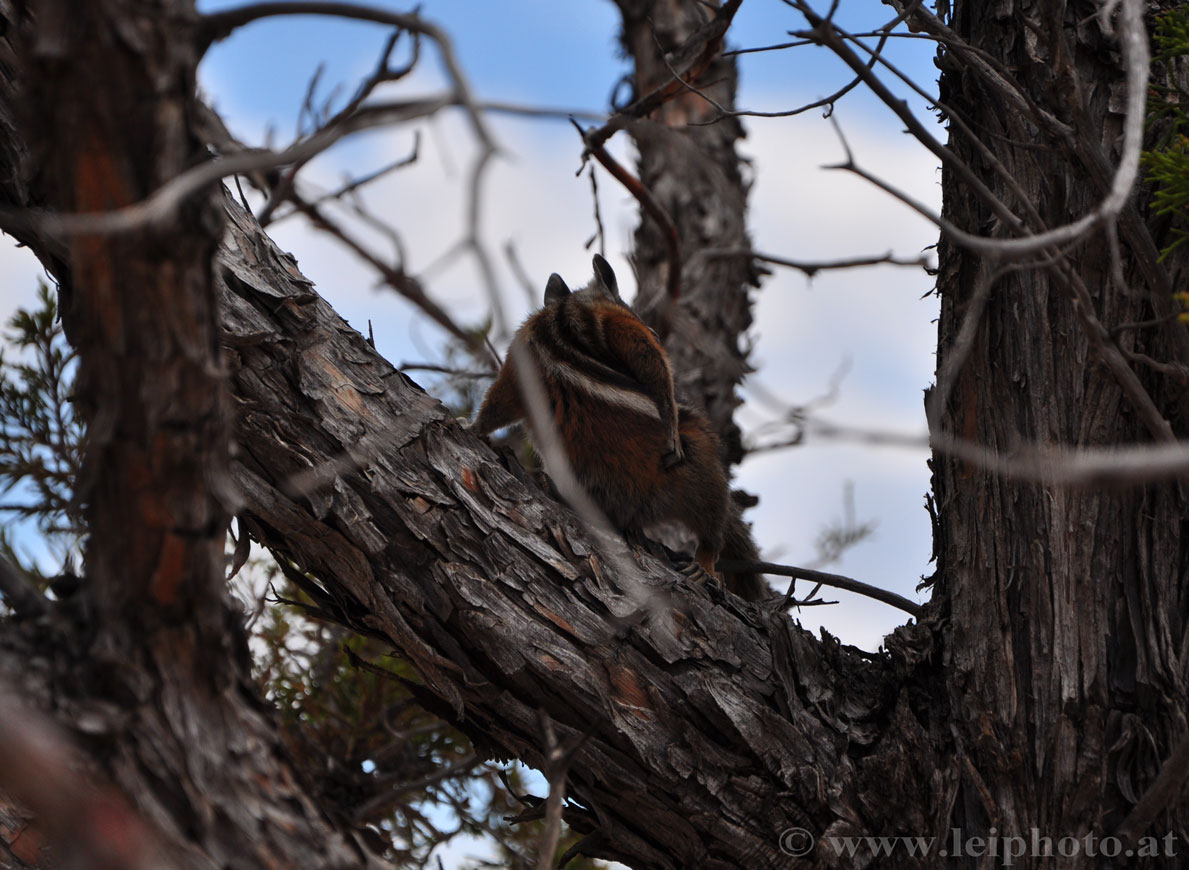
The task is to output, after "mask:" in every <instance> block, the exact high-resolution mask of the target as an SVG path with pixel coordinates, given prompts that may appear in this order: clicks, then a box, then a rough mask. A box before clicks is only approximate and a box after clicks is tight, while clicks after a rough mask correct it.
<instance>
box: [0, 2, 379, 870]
mask: <svg viewBox="0 0 1189 870" xmlns="http://www.w3.org/2000/svg"><path fill="white" fill-rule="evenodd" d="M0 15H3V18H4V24H5V25H6V26H5V27H4V28H3V35H4V45H3V49H2V50H3V55H4V65H3V70H2V74H3V80H2V85H0V86H2V89H3V90H2V93H3V104H2V106H0V112H2V116H3V122H4V123H3V125H0V126H2V127H3V129H4V132H5V134H6V135H5V140H6V141H5V146H4V153H5V155H6V156H8V157H9V159H10V161H11V162H9V163H7V164H6V166H5V171H4V179H5V181H6V182H7V183H6V185H5V190H4V198H5V199H6V200H7V201H8V202H11V203H16V204H19V205H23V206H29V205H35V206H41V207H46V208H49V209H52V210H59V211H65V212H76V211H77V212H90V211H103V210H106V209H111V208H118V207H120V206H123V205H127V204H129V203H132V202H135V201H137V200H140V199H142V198H144V197H145V196H147V195H148V194H149V193H150V192H152V191H153V190H155V189H156V188H157V187H159V186H160V185H161V184H162V183H164V182H165V181H166V180H168V179H170V178H172V177H174V176H176V175H177V174H179V173H180V172H182V171H183V170H184V169H185V168H187V167H188V166H190V165H192V164H193V163H195V162H197V161H198V160H201V159H204V158H205V156H206V155H205V149H204V148H203V146H202V143H201V142H199V141H198V139H197V138H196V137H195V136H194V135H193V134H192V130H193V127H194V123H195V111H196V108H197V98H196V92H195V78H194V70H195V66H196V64H197V60H198V57H197V54H196V51H195V50H194V48H193V47H194V46H195V45H196V44H197V40H196V39H195V38H194V33H195V31H194V25H195V23H196V21H197V19H196V16H195V15H194V11H193V6H192V4H190V3H185V2H177V0H159V2H153V3H145V2H139V0H137V2H133V0H96V2H93V3H86V4H82V5H79V4H75V3H71V2H66V0H44V2H39V3H30V4H22V5H15V4H14V5H9V4H8V3H4V4H0ZM222 221H223V212H222V204H221V200H220V199H219V198H218V197H217V196H216V195H214V194H213V192H212V193H208V194H207V195H205V196H199V197H195V198H193V199H191V200H190V201H189V202H187V203H186V204H185V206H184V207H183V208H182V209H181V210H180V212H179V214H178V215H177V216H176V218H175V220H173V221H171V222H170V223H169V224H168V225H158V226H154V227H153V228H152V229H151V230H148V231H146V232H143V233H134V234H123V235H119V236H114V237H110V238H103V237H93V236H92V237H82V236H78V237H74V238H72V239H68V240H66V241H61V240H59V241H56V242H55V241H47V240H45V239H42V238H38V237H35V236H34V237H32V238H30V239H29V241H30V243H31V244H33V245H35V247H36V249H37V250H38V251H39V253H41V254H42V256H43V257H44V258H45V260H46V262H47V265H48V266H49V267H50V268H52V269H53V270H54V273H55V275H56V276H57V277H58V278H59V280H60V282H61V283H60V290H61V299H62V305H61V310H62V316H63V323H64V325H65V327H66V330H67V334H68V335H69V337H70V340H71V342H72V344H73V345H74V347H75V348H76V349H77V350H78V353H79V377H78V381H77V395H76V407H77V408H78V412H79V413H80V414H81V415H82V417H83V418H84V419H85V420H86V421H87V424H88V442H87V446H86V458H85V462H84V468H83V476H82V479H81V480H79V481H78V483H77V487H76V492H77V496H78V497H79V499H80V501H81V502H82V504H83V509H84V515H85V518H86V521H87V525H88V529H89V532H90V538H89V543H88V546H87V548H86V557H85V566H84V568H85V575H86V580H85V583H84V585H83V589H82V591H80V592H79V593H77V595H76V596H75V600H72V601H71V602H70V604H69V606H68V607H65V608H57V609H55V611H54V612H53V613H52V614H47V615H45V616H43V617H42V618H41V619H39V620H38V621H37V622H36V623H34V624H26V625H24V626H23V628H24V631H23V632H18V631H15V630H14V631H12V632H11V633H6V635H5V636H3V637H0V677H3V678H4V679H3V680H2V681H3V682H6V683H9V684H13V685H17V686H19V687H20V688H21V690H22V692H23V693H24V694H25V695H26V696H28V697H30V698H35V699H39V700H40V701H41V702H42V703H43V704H45V703H47V702H48V701H49V700H50V699H51V698H52V699H53V704H54V708H55V711H56V713H57V715H58V716H59V717H60V718H61V720H62V721H64V722H66V723H69V724H70V725H71V726H73V728H74V729H75V730H76V733H79V734H85V735H86V737H85V739H86V742H87V746H88V749H90V750H91V751H92V752H93V753H94V756H95V757H96V758H97V759H100V760H101V763H100V765H99V770H100V772H101V774H102V775H103V776H106V777H108V778H110V779H111V780H112V781H113V782H115V783H116V784H117V785H118V786H119V787H120V788H121V789H123V790H124V792H125V793H126V794H128V795H130V796H132V797H133V798H134V799H135V802H136V806H137V809H138V810H139V811H140V813H141V814H142V815H143V816H144V818H145V819H146V820H147V821H148V822H149V825H150V828H151V829H155V831H156V834H155V839H156V841H157V844H158V847H159V848H160V850H161V852H160V853H159V854H158V855H157V856H156V857H155V858H153V859H149V858H147V857H146V856H145V855H144V854H142V855H140V856H139V858H138V860H140V861H143V862H145V863H144V864H143V865H142V864H137V865H136V866H147V865H154V866H165V865H169V866H185V867H214V866H219V867H226V866H245V865H251V866H266V865H268V864H270V863H272V862H279V863H281V864H284V865H287V866H299V865H300V866H304V867H323V866H343V865H345V864H350V865H353V866H355V865H360V864H364V865H366V864H367V862H368V859H367V857H366V856H365V855H363V854H362V853H361V851H360V850H359V849H358V848H356V847H354V846H353V845H352V843H351V841H350V840H348V839H345V838H344V837H342V836H341V835H339V834H338V833H336V832H335V831H334V830H333V829H332V828H331V826H330V825H329V824H328V823H327V821H326V820H325V819H324V818H323V817H321V816H320V815H319V812H318V810H317V809H316V808H315V807H314V806H313V805H312V804H311V802H310V801H309V800H308V799H306V798H305V797H304V795H303V793H302V790H301V788H300V787H298V786H297V785H296V783H295V778H294V774H293V772H292V771H291V770H290V769H289V767H288V765H287V763H286V761H285V759H284V758H283V750H282V747H281V745H280V741H279V739H278V738H277V735H276V733H275V729H274V727H273V724H272V722H271V720H270V719H269V718H268V717H267V715H265V714H264V711H263V710H262V709H261V707H260V705H259V704H258V702H255V701H254V700H253V694H252V690H251V689H250V688H249V679H250V675H249V667H248V662H247V654H246V649H245V648H244V646H243V645H244V635H243V631H242V628H241V627H240V626H239V624H238V621H237V620H236V619H235V617H234V616H233V615H232V612H231V610H230V608H229V605H228V598H227V591H226V584H225V582H224V562H223V547H224V540H225V535H226V529H227V524H228V520H229V516H230V514H229V507H230V505H231V504H233V498H234V489H233V485H232V480H231V475H230V468H229V465H230V445H231V435H232V423H233V418H232V416H231V413H230V399H229V395H228V391H227V385H226V376H225V372H224V370H223V367H222V364H221V354H222V351H221V348H220V345H219V338H220V334H219V329H218V316H217V309H216V296H215V287H214V283H213V280H212V273H211V261H212V257H213V255H214V251H215V249H216V247H217V245H218V243H219V239H220V237H221V235H222ZM64 800H65V797H64ZM144 848H145V849H146V850H150V851H151V848H152V847H150V846H149V845H147V844H146V845H145V847H144ZM133 852H135V850H133ZM162 856H168V857H167V858H163V857H162ZM60 857H61V855H60ZM113 866H115V864H114V863H113Z"/></svg>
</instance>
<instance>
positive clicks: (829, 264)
mask: <svg viewBox="0 0 1189 870" xmlns="http://www.w3.org/2000/svg"><path fill="white" fill-rule="evenodd" d="M694 256H695V257H705V258H706V259H708V260H714V259H726V258H728V257H747V258H748V259H751V260H759V261H761V262H763V263H772V264H773V265H775V266H786V267H788V268H790V269H797V270H799V271H801V272H804V273H805V274H806V275H807V276H808V277H810V278H812V277H813V276H814V275H816V274H817V273H818V272H824V271H829V270H831V269H855V268H859V267H861V266H880V265H890V266H912V267H916V268H919V269H930V268H932V262H931V261H930V259H929V258H928V257H927V256H925V255H921V256H919V257H916V258H912V259H905V258H900V257H896V256H894V255H893V254H892V252H891V251H889V252H888V253H886V254H884V255H883V256H882V257H877V256H871V257H852V258H848V259H844V260H818V261H803V260H790V259H788V258H786V257H778V256H776V255H774V254H762V253H760V252H759V251H752V250H749V249H748V248H705V249H703V250H701V251H698V252H697V253H696V254H695V255H694Z"/></svg>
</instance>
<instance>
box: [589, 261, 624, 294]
mask: <svg viewBox="0 0 1189 870" xmlns="http://www.w3.org/2000/svg"><path fill="white" fill-rule="evenodd" d="M594 273H595V278H596V279H597V280H598V282H599V283H600V284H602V285H603V288H604V289H605V290H606V291H607V295H608V296H610V297H611V298H612V299H615V300H618V299H619V282H618V281H616V280H615V270H614V269H612V268H611V264H610V263H608V262H607V261H606V260H604V259H603V258H602V256H601V255H599V254H595V255H594Z"/></svg>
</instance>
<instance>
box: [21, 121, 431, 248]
mask: <svg viewBox="0 0 1189 870" xmlns="http://www.w3.org/2000/svg"><path fill="white" fill-rule="evenodd" d="M442 105H443V104H442V103H440V102H437V101H433V100H430V101H414V102H409V103H403V104H397V103H391V104H387V105H386V106H383V107H376V109H372V110H369V111H365V112H360V113H358V114H356V115H355V116H354V117H353V118H351V119H349V120H348V121H347V122H345V123H343V124H341V125H339V126H336V127H333V128H328V129H323V130H320V131H319V132H318V133H315V134H314V135H313V136H311V137H310V138H308V139H306V140H304V141H302V142H298V143H296V144H294V145H292V146H290V147H289V148H286V149H285V150H284V151H279V152H274V151H265V150H246V151H242V152H239V153H236V154H231V155H228V156H226V157H216V158H215V159H213V160H210V161H208V162H206V163H200V164H198V165H197V166H195V167H193V168H191V169H189V170H187V171H185V172H183V173H181V174H180V175H177V176H175V177H174V178H172V179H170V180H169V181H167V182H166V183H165V184H163V185H161V186H160V187H159V188H157V190H156V191H154V192H153V193H152V194H150V195H149V196H147V197H145V198H144V199H142V200H140V201H139V202H135V203H132V204H131V205H127V206H124V207H122V208H118V209H113V210H111V211H105V212H90V213H83V214H63V213H54V212H45V211H37V210H33V209H13V208H3V209H0V228H3V229H6V230H13V231H21V230H23V231H26V232H38V233H42V234H46V235H51V236H54V235H58V236H72V235H75V236H77V235H94V236H113V235H119V234H121V233H128V232H133V231H136V230H140V229H143V228H145V227H148V226H152V225H154V224H157V223H162V222H166V221H169V220H171V219H172V218H173V217H174V216H175V215H176V214H177V211H178V209H179V208H180V207H181V205H182V204H183V203H184V202H185V201H186V200H187V199H189V198H190V197H191V196H193V195H194V194H196V193H198V192H199V191H201V190H203V189H204V188H206V187H208V186H209V185H212V184H214V183H215V182H217V181H219V180H220V179H223V178H226V177H227V176H229V175H236V174H238V173H250V172H256V171H259V170H263V169H272V168H274V167H277V166H285V165H288V164H290V163H293V162H295V161H299V160H308V159H310V158H312V157H314V156H316V155H317V154H320V153H321V152H323V151H325V150H326V149H327V148H329V147H331V146H332V145H334V144H335V143H336V142H338V141H339V140H340V139H342V138H343V137H344V136H347V135H349V134H351V133H355V132H359V131H361V130H369V129H372V128H375V127H379V126H384V125H388V124H395V123H400V122H403V121H409V120H413V119H415V118H420V117H424V116H425V115H427V114H432V113H433V112H435V111H437V110H438V109H440V108H441V107H442Z"/></svg>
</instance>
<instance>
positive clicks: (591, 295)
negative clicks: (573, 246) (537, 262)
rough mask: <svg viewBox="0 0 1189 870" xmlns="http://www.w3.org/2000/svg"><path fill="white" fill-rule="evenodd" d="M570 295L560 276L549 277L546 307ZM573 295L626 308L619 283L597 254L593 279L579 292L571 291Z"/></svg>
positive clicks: (608, 264)
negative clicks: (620, 293) (620, 294)
mask: <svg viewBox="0 0 1189 870" xmlns="http://www.w3.org/2000/svg"><path fill="white" fill-rule="evenodd" d="M570 295H571V290H570V288H569V287H568V286H566V282H565V281H564V280H562V277H561V275H559V274H557V273H556V272H554V273H553V274H552V275H550V276H549V280H548V281H547V282H546V283H545V305H546V306H549V305H555V304H556V303H558V302H561V301H562V300H563V299H565V298H566V297H568V296H570ZM573 295H574V296H576V297H579V298H585V299H589V300H591V301H595V300H600V301H601V300H606V301H608V302H614V303H616V304H617V305H622V306H623V307H624V308H627V303H626V302H624V301H623V299H621V298H620V296H619V282H617V281H616V280H615V272H614V270H612V268H611V264H610V263H608V262H607V261H606V260H604V259H603V258H602V257H601V256H599V255H598V254H595V255H594V277H593V278H591V279H590V283H588V284H587V285H586V286H585V287H583V288H582V289H581V290H576V291H573Z"/></svg>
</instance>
